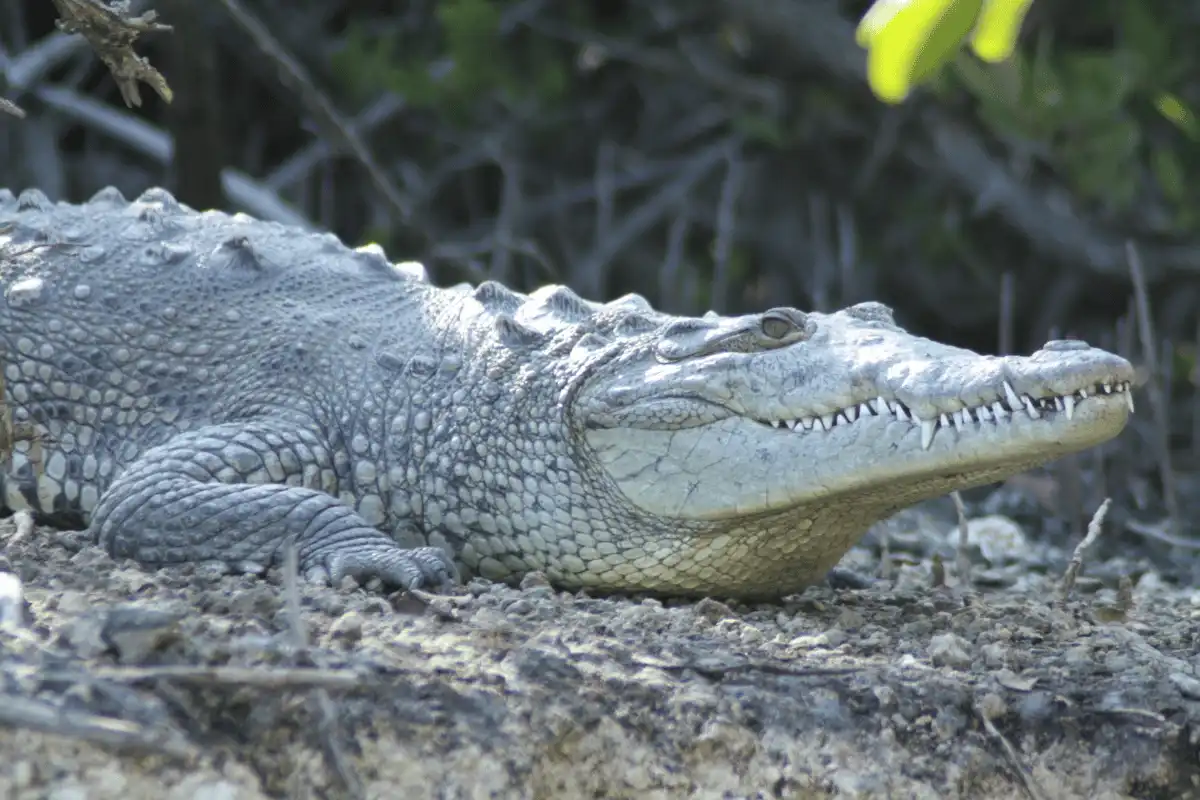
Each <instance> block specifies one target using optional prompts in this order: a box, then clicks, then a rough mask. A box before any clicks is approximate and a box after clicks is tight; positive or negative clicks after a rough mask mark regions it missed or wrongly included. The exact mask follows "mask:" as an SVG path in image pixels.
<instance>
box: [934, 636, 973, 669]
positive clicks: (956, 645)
mask: <svg viewBox="0 0 1200 800" xmlns="http://www.w3.org/2000/svg"><path fill="white" fill-rule="evenodd" d="M969 648H970V645H969V644H968V643H967V641H966V640H965V639H963V638H962V637H961V636H959V635H957V634H954V633H941V634H938V635H937V636H934V637H933V638H931V639H930V640H929V648H928V652H929V658H930V660H931V661H933V665H934V666H935V667H954V668H955V669H966V668H967V667H969V666H971V656H969V655H968V654H967V651H968V649H969Z"/></svg>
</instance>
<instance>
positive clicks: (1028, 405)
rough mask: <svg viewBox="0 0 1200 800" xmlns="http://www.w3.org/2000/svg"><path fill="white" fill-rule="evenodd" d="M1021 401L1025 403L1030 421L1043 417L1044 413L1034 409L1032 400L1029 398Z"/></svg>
mask: <svg viewBox="0 0 1200 800" xmlns="http://www.w3.org/2000/svg"><path fill="white" fill-rule="evenodd" d="M1021 399H1022V400H1023V401H1024V403H1025V413H1026V414H1028V415H1029V418H1030V419H1038V418H1039V417H1041V416H1042V412H1040V411H1038V410H1037V408H1035V407H1034V405H1033V401H1032V400H1030V399H1029V398H1028V397H1023V398H1021Z"/></svg>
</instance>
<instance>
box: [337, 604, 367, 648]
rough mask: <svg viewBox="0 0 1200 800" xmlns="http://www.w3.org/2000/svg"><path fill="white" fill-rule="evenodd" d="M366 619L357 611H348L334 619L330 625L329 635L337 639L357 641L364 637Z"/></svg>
mask: <svg viewBox="0 0 1200 800" xmlns="http://www.w3.org/2000/svg"><path fill="white" fill-rule="evenodd" d="M365 622H366V620H365V619H364V618H363V615H362V614H360V613H358V612H357V611H347V612H346V613H345V614H342V615H341V616H340V617H338V618H337V619H335V620H334V621H333V624H332V625H330V626H329V635H330V636H332V637H333V638H335V639H343V640H345V641H347V642H357V641H359V640H360V639H362V633H363V625H364V623H365Z"/></svg>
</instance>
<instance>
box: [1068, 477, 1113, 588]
mask: <svg viewBox="0 0 1200 800" xmlns="http://www.w3.org/2000/svg"><path fill="white" fill-rule="evenodd" d="M1111 505H1112V498H1111V497H1106V498H1104V502H1103V503H1101V504H1100V507H1099V508H1097V509H1096V513H1095V514H1093V515H1092V521H1091V522H1089V523H1088V529H1087V535H1086V536H1084V537H1083V541H1081V542H1080V543H1079V544H1078V545H1076V546H1075V552H1074V553H1073V554H1072V555H1071V563H1070V564H1068V565H1067V571H1066V572H1064V573H1063V577H1062V583H1061V584H1060V586H1059V591H1060V594H1061V596H1062V598H1063V599H1066V598H1067V596H1068V595H1069V594H1070V593H1071V590H1072V589H1074V588H1075V579H1076V578H1077V577H1079V571H1080V570H1081V569H1083V554H1084V552H1085V551H1086V550H1087V549H1088V548H1089V547H1091V546H1092V544H1093V543H1094V542H1095V541H1096V539H1098V538H1100V532H1101V531H1102V530H1103V526H1104V518H1105V516H1107V515H1108V507H1109V506H1111Z"/></svg>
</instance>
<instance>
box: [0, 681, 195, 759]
mask: <svg viewBox="0 0 1200 800" xmlns="http://www.w3.org/2000/svg"><path fill="white" fill-rule="evenodd" d="M0 698H2V700H0V725H7V726H9V727H13V728H23V729H26V730H34V731H41V732H43V733H49V734H54V735H56V736H66V737H70V738H73V739H82V740H84V741H88V742H95V743H98V744H104V745H109V746H116V747H127V748H130V749H134V750H141V751H145V752H151V753H161V754H163V755H167V756H171V757H172V758H182V759H186V760H189V761H190V760H192V759H194V758H196V757H197V756H198V755H199V752H198V750H197V749H196V747H195V746H194V745H193V744H192V743H191V742H189V741H188V740H187V737H185V736H184V735H183V733H181V732H180V731H177V730H174V729H172V728H165V729H164V727H161V726H160V727H153V728H151V727H146V726H144V725H138V724H137V723H134V722H128V721H126V720H122V719H115V718H113V717H102V716H98V715H96V714H87V713H84V712H82V711H75V710H72V709H66V708H59V707H57V706H54V705H51V704H50V703H47V702H43V701H41V700H35V699H33V698H29V697H20V696H17V695H13V694H5V695H0Z"/></svg>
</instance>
